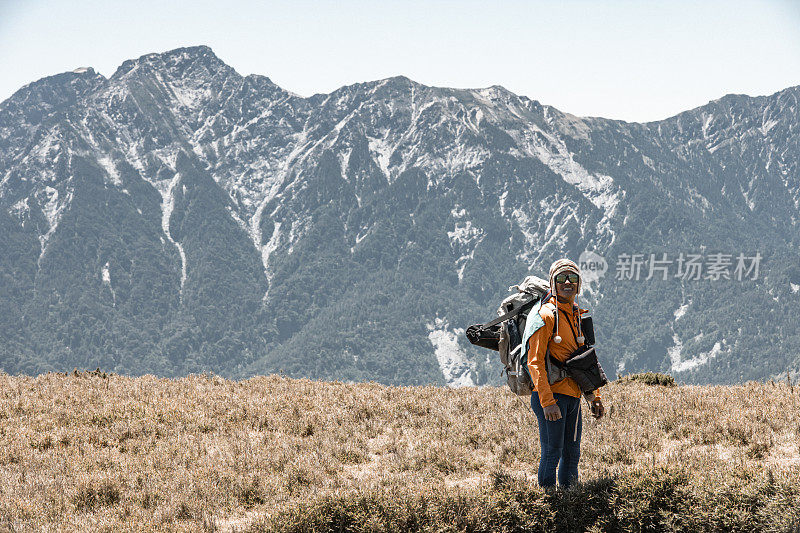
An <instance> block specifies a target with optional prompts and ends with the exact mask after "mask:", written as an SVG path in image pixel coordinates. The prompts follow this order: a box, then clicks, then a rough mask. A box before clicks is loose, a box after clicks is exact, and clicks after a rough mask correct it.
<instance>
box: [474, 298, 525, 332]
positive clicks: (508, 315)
mask: <svg viewBox="0 0 800 533" xmlns="http://www.w3.org/2000/svg"><path fill="white" fill-rule="evenodd" d="M538 301H539V297H538V296H534V297H533V298H531V299H530V300H528V301H527V302H524V303H523V304H522V305H521V306H519V307H517V308H516V309H513V310H511V311H509V312H508V313H506V314H504V315H501V316H499V317H497V318H495V319H494V320H492V321H491V322H487V323H486V324H484V325H483V326H481V328H490V327H492V326H494V325H495V324H499V323H500V322H502V321H504V320H508V319H509V318H514V317H515V316H517V315H518V314H520V313H521V312H523V311H526V310H528V309H530V308H531V307H533V304H535V303H536V302H538Z"/></svg>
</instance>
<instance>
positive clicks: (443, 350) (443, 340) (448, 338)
mask: <svg viewBox="0 0 800 533" xmlns="http://www.w3.org/2000/svg"><path fill="white" fill-rule="evenodd" d="M426 327H427V328H428V339H429V340H430V341H431V344H432V345H433V349H434V353H435V354H436V360H437V361H438V362H439V368H440V369H441V370H442V375H443V376H444V379H445V381H446V382H447V386H448V387H452V388H457V387H474V386H475V382H473V381H472V377H471V376H470V374H471V371H472V370H473V368H472V367H473V365H472V364H471V363H470V362H469V361H468V360H467V356H466V354H465V353H464V350H462V349H461V347H460V346H459V345H458V339H459V337H460V336H461V335H463V334H464V329H463V328H455V329H453V330H450V329H449V328H450V325H449V324H448V323H447V321H446V320H444V319H442V318H438V317H437V318H436V319H435V320H434V321H433V322H431V323H429V324H427V325H426Z"/></svg>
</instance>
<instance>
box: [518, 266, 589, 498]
mask: <svg viewBox="0 0 800 533" xmlns="http://www.w3.org/2000/svg"><path fill="white" fill-rule="evenodd" d="M580 288H581V271H580V268H578V265H576V264H575V263H574V262H572V261H570V260H569V259H559V260H558V261H556V262H554V263H553V265H552V266H551V267H550V293H551V294H554V295H556V297H553V296H550V297H549V298H548V300H547V301H546V302H543V303H542V305H541V307H540V308H539V310H538V313H539V316H540V317H541V319H542V321H543V322H544V324H543V326H542V327H539V328H538V329H537V330H536V331H535V332H533V333H532V334H531V336H530V339H529V341H528V344H527V349H528V370H529V372H530V375H531V380H532V381H533V384H534V392H533V394H532V395H531V408H532V409H533V411H534V413H536V418H537V419H538V422H539V441H540V444H541V447H542V457H541V460H540V462H539V474H538V481H539V485H540V486H542V487H544V488H545V489H547V490H548V491H549V490H552V489H555V486H556V468H557V467H558V484H559V485H560V486H561V487H562V488H565V489H566V488H568V487H569V486H571V485H572V484H573V483H575V482H576V481H577V480H578V460H579V459H580V446H581V429H582V422H581V389H580V387H579V386H578V384H577V383H576V382H575V380H573V379H572V378H570V377H564V378H563V379H561V380H560V381H556V382H555V383H552V384H551V383H550V381H552V378H553V376H551V380H548V373H547V372H548V367H549V368H550V371H551V372H552V373H554V374H555V372H556V371H557V369H556V368H555V367H554V366H553V365H551V364H549V363H548V362H547V354H548V352H549V353H550V354H551V355H552V356H553V357H554V358H556V359H557V360H558V361H565V360H566V359H567V358H568V357H569V356H570V354H572V353H573V352H574V351H576V350H577V349H578V347H579V346H581V345H583V344H584V342H583V341H584V337H583V333H582V331H581V321H580V315H581V313H585V312H587V311H588V310H587V309H580V308H579V307H578V305H577V304H576V303H575V299H576V296H577V295H578V293H579V292H580ZM556 300H557V301H558V304H557V305H556V303H555V302H556ZM532 313H533V311H532ZM529 320H530V318H529ZM584 396H585V397H586V401H587V402H591V403H590V405H591V411H592V416H593V417H594V418H595V419H600V418H601V417H602V416H603V413H604V408H603V402H602V401H601V400H600V396H599V394H598V393H597V392H595V393H588V394H585V395H584ZM559 461H560V465H559Z"/></svg>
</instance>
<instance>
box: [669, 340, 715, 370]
mask: <svg viewBox="0 0 800 533" xmlns="http://www.w3.org/2000/svg"><path fill="white" fill-rule="evenodd" d="M723 342H725V341H724V340H723ZM721 352H722V343H721V342H720V341H717V342H715V343H714V346H713V347H712V348H711V350H710V351H708V352H703V353H700V354H699V355H698V356H697V357H694V358H692V359H687V360H686V361H680V362H679V363H678V364H677V365H676V364H675V363H673V365H672V371H673V372H676V373H677V372H685V371H686V370H691V369H692V368H695V367H698V366H700V365H703V364H705V363H707V362H708V361H709V359H713V358H714V357H716V356H717V355H719V354H720V353H721Z"/></svg>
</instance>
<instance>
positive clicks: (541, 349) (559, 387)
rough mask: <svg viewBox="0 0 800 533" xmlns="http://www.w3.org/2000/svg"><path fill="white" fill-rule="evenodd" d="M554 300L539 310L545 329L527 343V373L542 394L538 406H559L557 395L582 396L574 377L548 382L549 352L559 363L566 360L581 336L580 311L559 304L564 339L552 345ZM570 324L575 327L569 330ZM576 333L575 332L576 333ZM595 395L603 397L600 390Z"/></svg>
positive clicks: (566, 304) (559, 325) (559, 316)
mask: <svg viewBox="0 0 800 533" xmlns="http://www.w3.org/2000/svg"><path fill="white" fill-rule="evenodd" d="M554 301H555V299H550V300H549V301H548V302H547V303H546V304H544V305H542V306H541V307H540V308H539V316H541V317H542V320H544V326H542V327H540V328H539V329H537V330H536V331H535V332H534V333H533V335H531V338H530V339H529V340H528V371H529V372H530V373H531V379H532V380H533V385H534V390H536V391H537V392H538V393H539V403H540V404H541V405H542V407H547V406H548V405H553V404H555V403H556V399H555V398H554V397H553V393H554V392H558V393H561V394H566V395H567V396H572V397H575V398H580V397H581V389H580V387H578V384H577V383H575V380H573V379H572V378H569V377H568V378H565V379H563V380H561V381H559V382H556V383H553V384H552V385H550V384H549V383H548V381H547V370H546V369H545V366H544V365H545V358H546V357H547V349H548V348H550V353H551V354H552V355H553V357H555V358H556V359H558V360H559V361H566V359H567V357H568V356H569V355H570V354H571V353H572V352H574V351H575V350H577V349H578V342H577V340H576V338H575V334H576V333H578V321H579V320H580V318H579V316H578V313H577V308H575V309H574V310H573V307H572V304H570V303H562V302H558V334H559V336H560V337H561V342H560V343H555V342H553V338H552V337H553V327H554V324H555V316H554V314H553V313H554V311H555V304H554ZM586 312H588V309H581V310H580V313H581V314H583V313H586ZM567 321H569V322H567ZM570 324H572V328H570ZM573 330H574V332H575V333H573ZM594 394H595V397H596V398H600V393H599V391H595V392H594Z"/></svg>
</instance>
